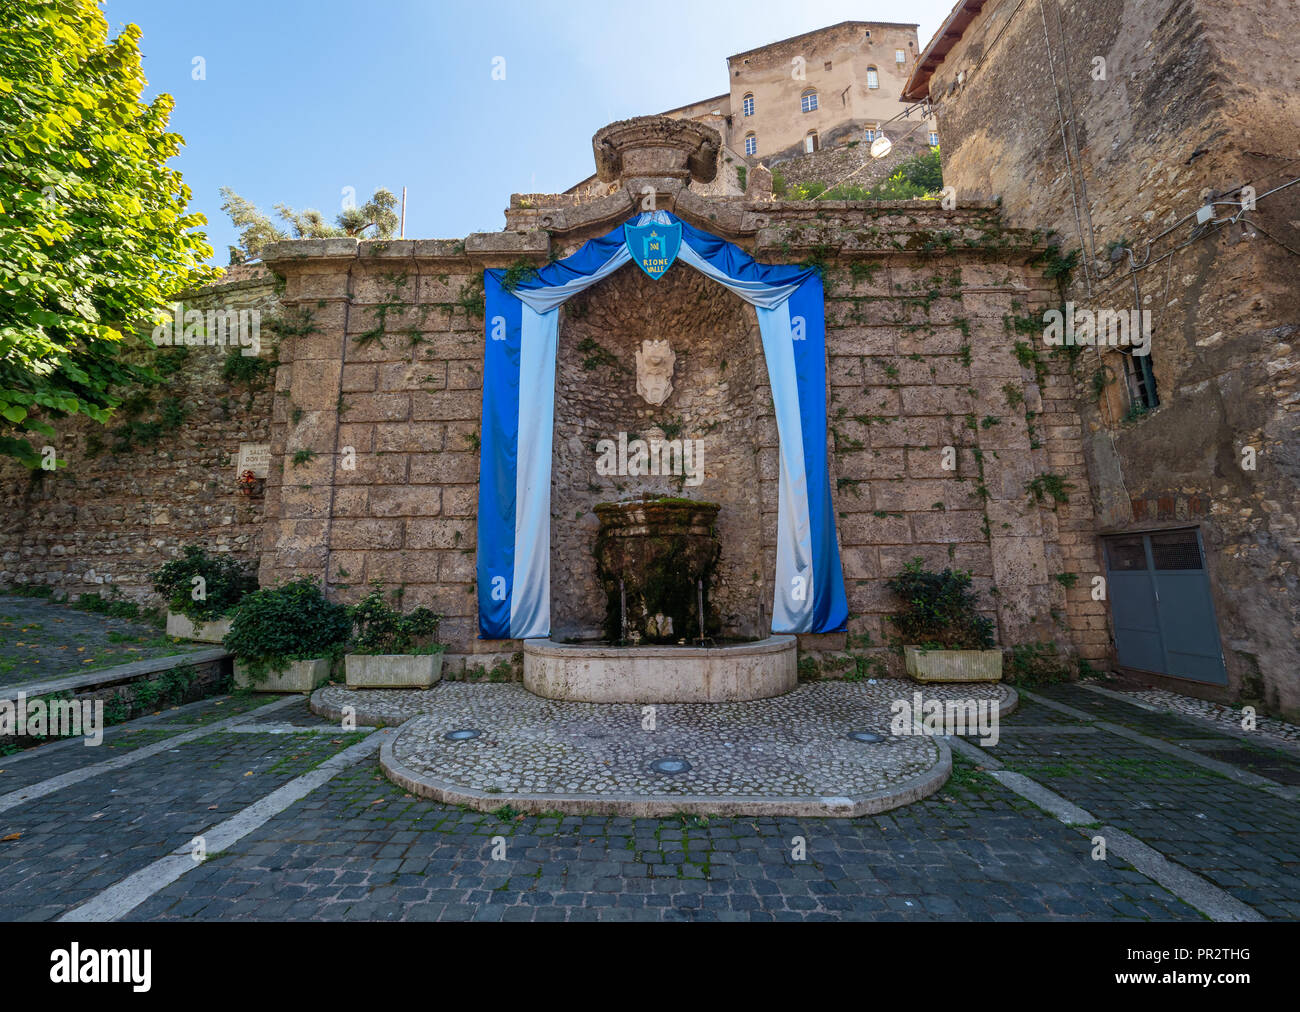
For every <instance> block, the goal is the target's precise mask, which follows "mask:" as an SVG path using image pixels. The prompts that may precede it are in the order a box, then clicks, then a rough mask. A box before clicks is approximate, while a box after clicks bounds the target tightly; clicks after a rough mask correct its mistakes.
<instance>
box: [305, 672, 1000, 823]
mask: <svg viewBox="0 0 1300 1012" xmlns="http://www.w3.org/2000/svg"><path fill="white" fill-rule="evenodd" d="M917 691H920V692H922V693H923V694H924V697H925V698H926V699H933V698H940V699H971V698H976V699H989V700H996V701H997V704H998V707H999V712H1000V713H1002V714H1006V713H1009V712H1010V711H1011V710H1012V709H1014V707H1015V705H1016V693H1015V691H1014V690H1013V689H1011V688H1009V687H1007V686H1003V685H996V684H994V685H989V684H982V685H943V686H917V685H914V684H913V683H911V682H905V681H897V680H890V681H881V682H877V683H876V684H870V683H866V682H857V683H846V682H822V683H813V684H807V685H802V686H800V687H799V688H797V689H795V690H794V691H793V692H791V693H789V694H787V695H785V696H781V697H778V698H775V699H765V700H755V701H750V702H737V703H678V704H660V705H656V706H654V707H653V708H650V707H643V706H640V705H636V704H627V703H603V704H602V703H577V702H567V701H557V700H549V699H543V698H541V697H539V696H534V695H533V694H531V693H529V692H528V691H526V690H525V689H524V688H523V687H522V686H519V685H517V684H506V685H483V684H477V685H467V684H464V683H443V684H441V685H438V686H435V687H434V688H433V689H429V690H424V691H407V690H370V691H357V690H348V689H345V688H343V687H341V686H328V687H326V688H324V689H320V690H318V691H317V692H316V694H315V695H314V696H313V697H312V708H313V709H314V710H315V711H316V712H317V713H321V714H323V715H325V716H329V717H333V718H335V719H337V718H338V717H339V716H340V715H341V714H342V712H343V707H345V706H350V707H354V708H355V714H356V721H357V723H358V724H380V723H385V724H389V725H391V724H395V723H399V722H402V721H403V720H404V721H405V722H404V723H403V724H402V727H401V728H400V729H399V731H398V732H397V734H395V735H393V736H391V737H390V738H389V739H388V740H387V741H386V742H385V743H384V745H383V750H382V753H381V757H380V763H381V765H382V767H383V769H384V772H385V773H386V774H387V775H388V776H389V777H390V778H391V779H392V780H394V781H395V782H397V783H399V784H401V785H402V786H404V787H405V788H406V789H408V790H410V791H412V792H413V793H416V794H420V795H423V796H425V797H431V798H434V799H436V800H438V801H443V802H447V803H451V804H464V805H468V806H470V807H472V808H476V809H480V810H492V809H496V808H499V807H501V806H503V805H509V806H511V807H513V808H515V809H518V810H519V811H521V812H543V811H560V812H566V813H575V814H588V813H593V814H595V813H599V814H616V815H630V816H645V817H649V816H664V815H672V814H676V813H679V812H681V813H689V814H716V815H804V816H826V815H830V816H857V815H868V814H872V813H875V812H881V811H885V810H887V809H890V808H895V807H897V806H899V805H904V804H908V803H909V802H912V801H916V800H918V799H919V798H923V797H925V796H926V795H928V794H932V793H933V792H935V791H937V790H938V789H939V788H940V787H942V786H943V784H944V782H945V781H946V780H947V779H948V775H949V773H950V771H951V766H952V759H951V755H950V753H949V750H948V746H947V745H946V744H945V743H944V742H943V741H941V740H939V739H937V738H934V737H929V736H924V735H892V734H890V720H891V717H892V713H891V710H890V704H891V703H893V702H894V701H895V700H897V699H908V700H910V699H911V698H912V694H913V693H914V692H917ZM650 709H653V726H654V730H647V729H645V728H644V727H643V721H645V720H646V718H647V716H648V711H649V710H650ZM460 729H474V730H478V731H480V732H481V733H480V734H479V735H477V736H475V737H469V738H463V739H461V740H449V739H447V738H446V737H445V736H446V735H447V734H448V733H449V732H451V731H455V730H460ZM854 731H868V732H874V733H876V734H879V735H881V736H882V740H881V741H880V742H876V743H867V742H860V741H854V740H852V739H850V738H849V737H847V736H848V734H849V733H850V732H854ZM659 760H676V762H670V763H668V764H667V765H666V768H667V769H670V770H679V771H680V772H660V771H658V770H656V769H654V768H652V765H651V764H652V763H655V762H656V761H659ZM682 761H684V763H683V762H682ZM684 767H685V768H684Z"/></svg>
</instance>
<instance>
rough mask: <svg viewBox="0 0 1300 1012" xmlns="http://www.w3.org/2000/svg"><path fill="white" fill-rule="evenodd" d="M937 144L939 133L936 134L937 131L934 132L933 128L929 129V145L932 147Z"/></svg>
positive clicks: (935, 146)
mask: <svg viewBox="0 0 1300 1012" xmlns="http://www.w3.org/2000/svg"><path fill="white" fill-rule="evenodd" d="M938 146H939V135H938V134H937V133H935V132H934V131H933V130H931V131H930V147H932V148H937V147H938Z"/></svg>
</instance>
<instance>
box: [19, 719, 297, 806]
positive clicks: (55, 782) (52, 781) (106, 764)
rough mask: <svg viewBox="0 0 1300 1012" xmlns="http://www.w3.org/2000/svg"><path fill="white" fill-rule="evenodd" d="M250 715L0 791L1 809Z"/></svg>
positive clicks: (179, 743) (152, 753)
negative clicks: (1, 792) (14, 788)
mask: <svg viewBox="0 0 1300 1012" xmlns="http://www.w3.org/2000/svg"><path fill="white" fill-rule="evenodd" d="M294 699H295V697H293V696H289V697H287V698H285V699H281V700H277V701H276V702H274V703H268V704H267V705H266V706H264V707H261V708H260V709H261V712H262V713H264V714H265V713H267V712H269V711H271V710H278V709H279V708H280V707H282V706H287V705H288V704H289V703H292V702H294ZM251 716H252V714H248V713H237V714H235V715H234V716H232V717H227V718H226V719H225V720H219V721H216V722H215V723H212V724H204V725H203V726H202V727H196V728H194V729H193V730H190V731H182V732H181V733H180V734H174V735H170V736H168V737H166V738H163V739H162V740H161V741H157V742H154V743H153V744H152V745H142V746H140V747H139V748H136V749H132V750H131V751H130V752H127V753H126V754H125V755H119V756H117V757H116V758H113V759H107V760H104V761H103V762H95V763H91V764H90V765H88V766H81V767H78V768H77V769H74V770H69V771H68V772H67V773H62V774H60V775H59V776H56V777H50V778H49V779H48V780H41V781H39V782H37V783H34V784H28V785H27V786H26V787H20V788H18V789H17V790H15V791H10V792H9V793H8V794H0V812H6V811H8V810H9V809H11V808H16V807H18V806H19V805H22V804H26V803H27V802H29V801H35V800H37V799H38V798H43V797H45V796H46V795H49V794H53V793H55V792H56V791H60V790H62V789H63V788H65V787H70V786H72V785H73V784H78V783H81V781H83V780H89V779H90V778H91V777H96V776H99V775H100V774H101V773H107V772H108V771H109V770H116V769H121V768H122V767H123V766H130V765H131V764H132V763H137V762H139V761H140V760H141V759H148V758H149V757H150V756H155V755H157V754H158V753H159V752H162V751H163V750H165V749H171V748H175V747H176V746H177V745H183V744H185V743H186V742H191V741H195V740H196V739H199V738H206V737H207V736H208V735H211V734H219V733H221V732H222V731H224V730H226V729H227V728H229V727H230V726H231V725H233V724H239V723H243V722H244V721H247V720H248V719H249V718H250V717H251Z"/></svg>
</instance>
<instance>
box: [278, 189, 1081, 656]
mask: <svg viewBox="0 0 1300 1012" xmlns="http://www.w3.org/2000/svg"><path fill="white" fill-rule="evenodd" d="M638 182H639V181H633V182H632V183H629V184H628V189H627V190H624V191H622V195H621V198H620V196H619V195H611V196H609V197H607V198H606V200H607V201H609V202H611V203H610V204H609V206H607V207H604V208H602V207H600V206H599V205H581V206H578V205H574V206H570V205H568V204H565V203H564V201H558V202H557V206H556V207H553V208H548V207H547V206H546V202H545V201H544V200H539V202H538V207H537V208H536V209H535V210H536V213H537V214H538V215H539V216H541V217H546V218H548V219H549V220H550V221H551V222H552V223H558V224H560V225H564V226H567V227H565V228H563V230H562V231H561V230H560V229H556V230H554V231H553V232H552V233H550V234H548V233H546V232H540V231H538V232H506V233H499V234H493V235H485V236H471V237H469V239H467V240H466V242H465V243H464V244H454V243H451V242H441V241H436V242H389V243H366V242H362V243H360V244H358V243H356V242H355V241H352V240H325V241H321V242H312V243H290V244H284V245H282V246H279V247H276V248H275V249H274V250H273V252H272V253H271V256H270V259H271V261H272V263H273V266H274V267H275V269H276V270H278V271H281V272H283V273H284V275H285V277H286V281H287V290H286V296H285V298H286V302H287V303H288V305H289V306H290V307H299V308H301V309H303V310H305V311H307V312H308V313H309V314H310V316H311V319H312V323H313V326H314V327H315V328H316V329H315V330H314V331H313V332H312V333H310V334H307V335H305V336H301V337H296V338H294V339H292V340H291V341H286V343H285V345H284V346H283V347H282V349H281V355H280V359H281V363H282V364H281V367H280V371H279V375H278V377H277V388H278V391H279V394H278V396H277V398H276V404H275V409H274V410H275V416H274V419H275V421H274V425H273V433H272V442H273V454H274V455H275V456H276V457H281V458H283V460H284V461H285V464H284V470H283V474H282V475H280V476H279V477H278V478H277V477H275V476H274V475H273V476H272V479H271V481H270V482H269V488H268V536H267V537H268V540H267V547H266V553H265V555H264V557H263V565H262V578H263V581H264V582H269V581H271V580H275V579H279V578H282V577H285V576H289V575H293V574H296V573H300V572H306V573H310V572H316V573H320V572H323V571H327V572H328V583H329V586H330V588H331V591H332V592H336V593H339V594H340V595H342V596H343V597H345V598H347V597H352V596H355V595H356V594H359V593H360V591H361V589H362V588H363V587H364V586H365V585H366V584H367V583H369V582H371V581H379V582H380V583H382V584H384V585H389V586H392V585H397V584H404V585H405V586H406V593H407V600H408V601H409V602H411V603H412V604H427V605H429V606H430V607H432V608H434V609H435V610H436V611H438V612H439V613H440V614H443V615H445V616H447V618H446V619H445V620H444V633H445V638H446V639H447V641H448V642H449V644H450V645H451V652H452V657H451V663H452V664H453V665H456V664H460V663H464V662H465V661H466V660H467V659H468V660H470V661H471V662H473V655H475V654H493V653H495V654H509V653H512V652H513V651H514V650H515V649H517V646H518V644H515V643H510V642H504V643H492V642H485V641H478V640H476V639H475V638H474V636H475V590H474V582H473V581H474V561H475V559H474V549H475V541H474V538H475V521H474V511H475V505H476V498H477V489H476V480H477V468H478V413H479V408H480V398H481V374H480V370H481V360H482V341H483V337H482V333H483V321H482V318H481V315H479V314H480V313H481V307H480V306H478V305H477V304H476V302H475V300H476V298H477V297H478V291H479V290H478V288H477V284H478V282H477V272H478V271H481V270H482V268H483V267H484V266H505V265H508V264H511V263H515V262H521V261H523V262H530V263H534V264H541V263H544V262H545V260H546V259H547V257H548V255H549V251H550V250H554V255H563V254H565V253H568V252H571V251H572V250H573V249H574V248H576V246H577V245H580V243H581V242H582V241H583V240H585V239H586V238H590V237H591V236H594V235H601V234H604V233H605V232H606V231H608V230H609V228H610V227H612V223H611V218H614V216H617V215H622V214H624V211H623V208H622V206H621V203H620V200H627V201H630V200H631V198H630V196H628V194H629V193H630V192H639V187H638V186H637V183H638ZM662 185H663V186H664V188H665V189H667V190H669V191H671V187H670V186H669V185H668V184H667V183H663V184H662ZM675 201H676V203H675V205H670V206H672V207H673V209H674V210H675V211H676V212H677V213H679V214H681V215H682V216H683V217H685V218H686V220H688V221H691V222H692V223H694V224H695V225H696V226H697V227H700V228H705V229H709V230H710V231H714V232H715V233H717V234H721V235H723V236H724V237H726V238H729V239H731V240H732V241H736V242H739V243H741V244H742V245H744V246H746V247H748V248H750V249H752V250H753V252H754V254H755V255H756V256H757V257H758V258H759V259H760V260H762V261H764V262H787V263H797V262H801V261H803V262H814V263H819V264H820V265H821V266H822V269H823V270H824V272H825V278H826V283H827V290H828V302H827V324H828V333H827V355H828V358H827V361H828V382H829V384H830V412H831V426H830V429H831V431H830V433H829V435H828V439H829V441H830V443H831V449H832V451H833V453H832V465H831V466H832V481H833V485H834V493H833V495H834V507H835V511H836V514H837V518H838V521H837V522H838V524H839V534H840V539H841V545H842V553H843V559H844V569H845V578H846V583H847V588H848V593H849V601H850V608H851V610H852V613H853V618H852V621H851V630H852V632H854V633H855V634H865V635H869V636H870V638H871V642H872V643H873V644H874V645H875V647H876V649H880V646H879V645H880V644H881V643H882V641H883V639H884V637H885V635H886V634H887V633H888V631H889V630H888V627H887V626H886V624H885V616H886V615H887V614H888V613H889V612H891V611H893V610H894V609H895V607H896V602H895V601H893V600H892V598H891V596H890V595H889V594H888V592H887V590H886V588H885V580H886V579H887V578H888V577H889V576H891V575H893V574H895V573H897V572H898V571H899V570H900V569H901V568H902V566H903V564H904V563H906V562H907V561H908V560H909V559H911V558H913V557H916V556H921V557H922V558H924V559H926V560H927V562H928V563H929V564H930V565H931V566H935V567H939V568H942V567H944V566H948V565H952V566H955V567H958V568H965V569H970V570H971V571H972V572H973V573H974V574H975V576H976V585H977V589H978V590H979V591H980V593H981V599H982V602H983V605H984V607H985V608H987V610H988V613H989V614H990V615H991V616H993V617H994V618H995V619H996V620H997V624H998V630H999V640H1000V642H1001V643H1003V644H1004V645H1011V644H1014V643H1019V642H1023V641H1026V640H1036V641H1038V640H1055V641H1057V642H1060V643H1062V644H1064V645H1069V644H1074V645H1075V646H1077V647H1078V649H1079V650H1080V651H1081V652H1082V653H1083V654H1084V655H1085V656H1088V657H1091V658H1093V659H1096V660H1101V659H1104V657H1105V655H1106V649H1107V640H1106V634H1105V629H1104V616H1103V614H1102V613H1101V611H1100V606H1098V605H1096V604H1095V603H1093V602H1091V600H1090V599H1088V595H1087V593H1086V591H1084V590H1077V591H1076V590H1068V591H1067V589H1066V587H1065V586H1064V585H1063V583H1062V582H1060V581H1058V580H1057V579H1055V577H1057V576H1058V575H1063V574H1068V573H1078V572H1084V571H1088V570H1089V569H1090V568H1095V566H1096V557H1095V551H1096V549H1095V542H1094V540H1093V538H1092V536H1091V532H1092V525H1093V514H1092V506H1091V497H1090V495H1089V492H1088V487H1087V477H1086V472H1085V470H1084V467H1083V457H1082V453H1081V451H1080V445H1079V439H1080V426H1079V420H1078V416H1077V414H1076V413H1075V411H1074V408H1073V405H1072V403H1071V400H1070V389H1069V382H1068V373H1067V369H1068V364H1067V362H1066V361H1065V360H1064V359H1063V358H1062V359H1053V358H1049V357H1048V356H1046V355H1041V356H1038V357H1037V365H1035V364H1033V363H1027V364H1022V363H1021V361H1020V360H1019V359H1018V357H1017V353H1016V348H1015V345H1016V342H1017V340H1018V338H1017V336H1016V333H1015V330H1014V327H1013V326H1012V323H1011V320H1012V319H1013V318H1014V317H1015V316H1016V315H1017V314H1020V313H1022V312H1025V311H1028V310H1029V309H1030V308H1031V307H1034V306H1040V305H1043V304H1046V303H1047V302H1049V301H1050V300H1052V299H1054V298H1055V297H1056V292H1055V288H1054V286H1053V285H1052V284H1051V283H1049V282H1046V281H1044V280H1043V278H1042V271H1041V267H1037V266H1034V264H1033V263H1032V262H1031V261H1033V259H1034V258H1035V257H1036V256H1038V255H1039V254H1041V253H1042V251H1043V247H1042V245H1041V243H1040V242H1038V241H1037V240H1036V239H1035V237H1034V236H1032V235H1030V234H1028V233H1017V232H1011V231H1007V230H1006V229H1005V228H1004V227H1003V226H1002V225H1001V224H1000V223H999V221H998V219H997V211H996V208H995V207H993V206H992V205H986V206H982V207H976V208H967V209H965V210H963V211H961V212H954V213H949V212H944V211H943V210H942V209H940V208H939V207H937V205H935V204H934V203H933V202H906V203H895V204H849V203H846V202H835V201H819V202H816V203H810V202H780V201H759V202H748V201H743V200H735V199H733V200H726V201H717V200H708V199H706V198H702V197H699V196H698V195H690V194H689V191H688V190H686V189H685V188H684V187H683V188H681V189H680V190H678V191H676V197H675ZM661 206H662V205H661ZM579 213H581V214H582V215H586V218H585V219H583V221H582V222H581V223H578V222H577V220H576V217H569V215H575V216H576V215H577V214H579ZM615 220H617V219H616V218H615ZM756 330H757V328H756V323H755V320H754V317H753V312H752V310H751V309H750V308H749V307H747V306H745V305H744V304H743V303H741V302H739V300H737V299H735V298H734V297H733V296H730V295H729V294H727V293H726V292H725V290H723V289H721V288H719V287H718V286H716V285H713V284H711V283H710V282H707V281H706V280H705V279H703V278H702V277H700V276H698V275H696V274H695V273H694V272H692V271H691V270H690V269H689V268H687V267H685V266H677V267H675V268H673V269H672V270H671V271H670V272H669V274H668V275H667V276H666V277H665V278H663V279H661V280H660V281H658V282H653V281H650V280H649V279H647V278H645V277H644V276H643V275H641V274H639V273H638V272H637V271H635V269H633V268H631V267H629V268H627V269H625V270H623V271H621V272H619V273H618V274H616V275H615V276H613V277H612V278H610V279H607V280H606V281H605V282H603V283H602V284H601V285H599V286H596V287H595V288H593V289H591V290H590V291H589V292H588V293H586V294H584V295H583V296H581V297H578V298H576V299H575V300H573V301H572V302H571V303H570V304H569V305H567V306H566V307H565V310H564V321H563V324H562V329H561V334H560V351H559V370H558V372H559V376H560V380H559V384H558V391H557V410H556V432H555V447H556V449H555V463H554V471H553V501H552V525H553V526H552V539H553V545H552V552H553V560H552V566H553V579H552V583H553V590H554V595H555V596H554V615H555V627H556V634H557V635H561V636H563V635H586V634H590V633H592V632H594V630H595V627H596V625H597V624H598V623H599V621H600V619H601V617H602V615H603V601H602V600H601V599H600V596H599V593H598V591H597V590H596V584H595V578H594V572H593V571H592V563H591V558H592V556H591V543H592V541H593V539H594V534H595V519H594V516H593V515H592V513H591V507H592V506H593V505H594V504H595V503H596V502H599V501H602V500H607V499H611V498H617V497H621V496H623V495H626V494H633V493H639V492H643V491H651V492H656V491H657V492H666V493H671V494H683V495H686V496H688V497H691V498H701V499H705V500H711V501H722V502H723V503H724V511H723V523H722V541H723V546H724V551H723V578H722V587H721V588H720V591H719V594H720V600H721V601H722V602H723V603H724V605H725V607H724V611H725V612H726V613H727V614H728V615H729V616H730V621H732V622H733V623H734V625H733V628H734V629H735V630H736V631H738V632H745V631H746V627H745V623H751V622H753V621H754V613H755V610H756V608H757V609H758V610H759V612H760V614H761V616H762V620H763V621H766V619H767V616H768V615H769V614H770V597H771V580H772V578H773V573H772V572H771V569H770V566H771V556H772V555H773V546H774V545H775V541H776V523H777V511H776V501H777V494H776V478H777V470H776V469H777V437H776V426H775V421H774V419H773V417H772V414H771V406H770V404H771V401H770V391H769V389H768V386H767V377H766V372H765V369H764V368H763V365H762V360H761V351H760V346H759V343H758V340H757V333H756ZM645 338H656V339H658V338H667V339H668V340H670V342H671V343H672V345H673V348H674V351H675V352H676V353H677V354H678V356H679V359H678V362H677V365H676V368H675V371H674V386H675V390H674V393H673V395H672V396H671V397H670V398H669V400H668V401H667V402H666V404H665V405H664V406H663V407H662V408H658V409H655V408H651V407H650V406H649V405H647V404H646V403H645V402H644V401H643V400H641V399H640V398H639V397H638V396H636V394H635V366H634V353H635V349H636V347H637V346H638V345H639V343H640V341H641V340H643V339H645ZM724 363H725V365H724ZM1008 390H1011V391H1012V394H1010V395H1009V394H1008V393H1007V391H1008ZM340 404H341V405H342V409H341V410H340V409H339V405H340ZM295 418H296V421H295ZM665 424H668V425H669V426H670V427H671V428H673V429H675V428H676V426H678V425H680V426H681V429H680V435H681V436H682V437H684V438H687V437H693V436H696V435H698V434H700V433H704V438H705V439H706V444H705V445H706V457H705V462H706V481H705V483H704V485H702V486H700V487H699V488H698V489H690V488H685V487H680V486H678V484H677V483H676V482H674V481H671V480H661V481H659V482H645V481H639V482H638V481H626V480H624V479H622V478H609V477H606V476H601V475H597V474H596V473H595V468H594V461H595V454H596V447H595V443H596V442H597V441H598V440H599V439H601V438H613V439H616V438H617V435H618V433H619V432H620V431H627V432H628V433H629V438H633V437H634V436H635V435H643V436H646V435H650V434H652V433H653V432H654V431H655V427H656V426H657V428H658V431H660V432H662V431H664V425H665ZM706 429H707V431H705V430H706ZM945 447H952V448H953V451H954V454H955V456H954V460H955V462H956V468H955V470H952V471H948V470H945V468H944V462H945V458H944V449H945ZM307 450H310V451H314V453H315V456H304V455H303V451H307ZM295 456H298V457H299V458H300V462H299V464H298V465H297V466H295V465H294V463H293V461H294V459H295ZM350 456H351V457H352V458H353V459H354V467H353V468H351V469H349V468H348V467H347V466H346V463H345V462H346V461H347V460H348V459H349V457H350ZM1045 473H1052V474H1055V475H1057V476H1059V477H1061V478H1062V479H1063V480H1066V481H1067V482H1068V483H1069V484H1070V485H1071V486H1073V489H1072V491H1071V492H1070V495H1069V502H1068V503H1067V504H1066V505H1062V506H1060V507H1059V508H1058V509H1056V510H1053V509H1051V508H1048V506H1050V505H1051V504H1050V503H1049V504H1048V505H1039V504H1037V503H1035V502H1034V501H1033V499H1032V497H1031V496H1030V495H1029V494H1028V493H1027V491H1026V485H1027V483H1028V482H1029V481H1031V480H1032V479H1033V478H1035V477H1036V476H1039V475H1042V474H1045ZM839 642H840V643H841V644H842V639H841V640H840V641H839ZM856 642H860V641H856ZM834 645H835V642H834V641H832V642H828V643H813V642H808V643H806V644H805V647H806V648H811V649H820V648H824V647H827V646H830V647H833V646H834ZM882 656H884V655H883V654H882ZM889 656H890V658H892V655H889ZM890 663H893V661H892V659H891V660H890Z"/></svg>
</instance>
